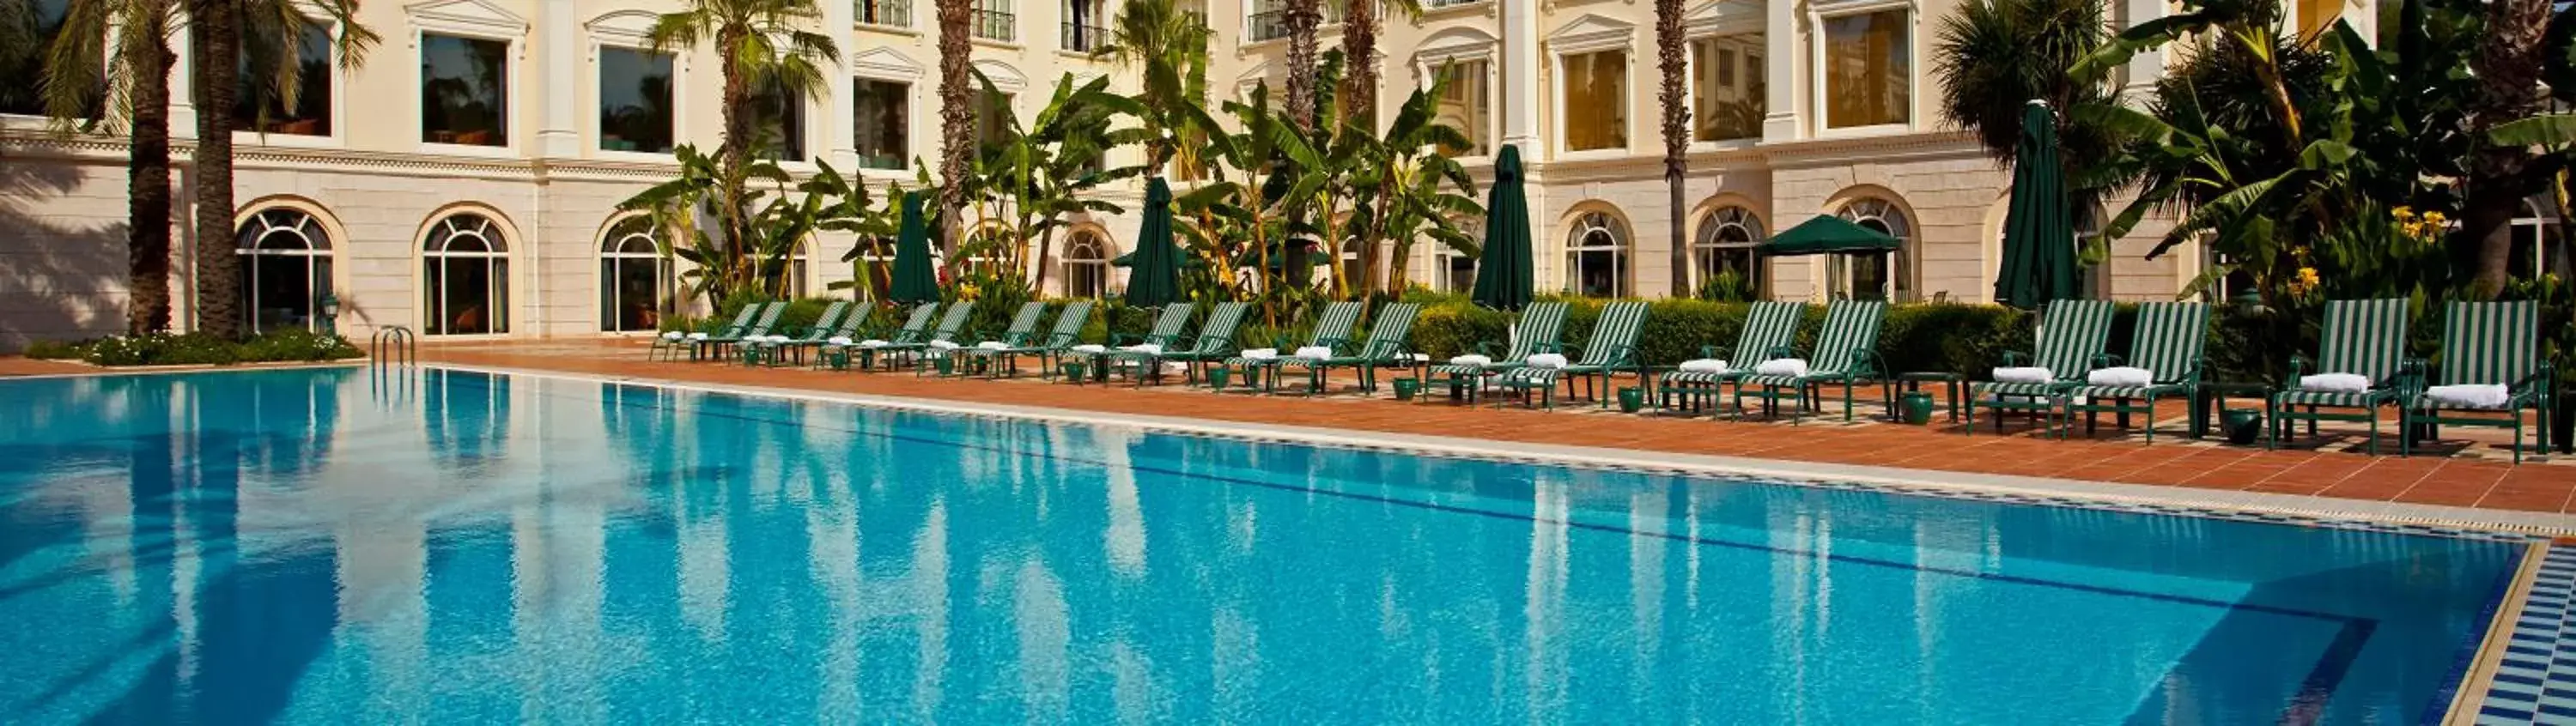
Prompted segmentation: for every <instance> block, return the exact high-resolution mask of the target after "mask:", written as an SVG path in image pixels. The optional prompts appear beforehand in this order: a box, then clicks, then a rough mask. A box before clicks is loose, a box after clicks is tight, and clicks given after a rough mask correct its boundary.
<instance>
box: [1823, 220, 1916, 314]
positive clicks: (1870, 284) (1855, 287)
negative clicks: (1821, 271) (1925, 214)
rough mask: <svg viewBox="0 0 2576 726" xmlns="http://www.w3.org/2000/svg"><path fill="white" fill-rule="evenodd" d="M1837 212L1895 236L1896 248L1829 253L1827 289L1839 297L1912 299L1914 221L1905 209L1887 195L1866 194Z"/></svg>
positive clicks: (1866, 226)
mask: <svg viewBox="0 0 2576 726" xmlns="http://www.w3.org/2000/svg"><path fill="white" fill-rule="evenodd" d="M1834 214H1835V216H1839V217H1842V218H1843V219H1845V220H1848V221H1850V222H1851V223H1853V224H1857V225H1860V226H1861V227H1864V228H1867V229H1871V230H1875V231H1878V232H1883V233H1886V234H1887V236H1890V237H1895V238H1896V241H1897V246H1896V251H1895V252H1890V253H1885V254H1861V255H1840V254H1838V255H1827V256H1826V262H1825V270H1826V272H1825V285H1826V291H1827V292H1828V293H1830V294H1832V295H1833V296H1834V297H1835V298H1837V299H1851V300H1886V301H1890V302H1909V301H1911V300H1913V296H1914V281H1913V277H1912V276H1913V274H1914V261H1913V256H1914V244H1915V241H1914V223H1913V221H1912V220H1908V219H1906V218H1905V212H1904V210H1901V209H1898V208H1897V206H1896V204H1895V203H1893V202H1889V201H1887V200H1884V199H1878V198H1866V199H1861V200H1858V201H1854V202H1852V203H1850V204H1845V205H1843V208H1842V210H1841V211H1838V212H1835V213H1834Z"/></svg>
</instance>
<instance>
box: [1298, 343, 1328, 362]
mask: <svg viewBox="0 0 2576 726" xmlns="http://www.w3.org/2000/svg"><path fill="white" fill-rule="evenodd" d="M1297 357H1299V358H1304V359H1307V360H1323V359H1326V358H1331V357H1333V349H1332V348H1330V347H1327V346H1321V345H1309V346H1306V347H1303V348H1298V349H1297Z"/></svg>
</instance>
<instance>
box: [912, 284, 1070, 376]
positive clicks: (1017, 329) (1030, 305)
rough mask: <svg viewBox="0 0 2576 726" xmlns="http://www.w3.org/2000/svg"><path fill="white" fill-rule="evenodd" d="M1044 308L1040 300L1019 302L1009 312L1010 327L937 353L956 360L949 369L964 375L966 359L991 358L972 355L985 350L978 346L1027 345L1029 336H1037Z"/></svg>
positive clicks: (1045, 305)
mask: <svg viewBox="0 0 2576 726" xmlns="http://www.w3.org/2000/svg"><path fill="white" fill-rule="evenodd" d="M1046 309H1047V304H1046V302H1045V301H1042V300H1031V301H1028V302H1024V303H1020V309H1019V310H1018V311H1016V312H1013V313H1011V324H1010V327H1006V328H1003V329H1002V334H1001V335H999V336H993V337H986V338H982V339H980V340H976V341H975V342H973V343H968V344H964V345H960V346H958V347H956V348H951V349H948V350H945V351H938V353H940V354H943V355H946V356H948V357H949V359H951V360H955V361H957V362H958V364H957V365H953V366H950V367H949V370H950V371H952V372H954V373H955V374H956V375H961V376H962V375H966V373H967V371H966V366H965V363H966V362H967V361H982V362H985V363H988V364H989V363H991V362H992V361H991V359H988V358H982V357H977V356H974V355H973V354H971V353H969V351H977V350H987V348H982V347H978V346H983V345H986V344H988V343H989V344H992V345H995V346H999V347H1002V348H1011V347H1017V346H1021V345H1027V344H1028V342H1029V339H1030V338H1032V337H1036V336H1037V334H1038V321H1039V320H1040V319H1043V318H1045V317H1046Z"/></svg>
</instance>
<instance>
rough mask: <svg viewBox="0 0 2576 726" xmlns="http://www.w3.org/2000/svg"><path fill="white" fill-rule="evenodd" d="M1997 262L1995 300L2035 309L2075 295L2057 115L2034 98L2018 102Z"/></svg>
mask: <svg viewBox="0 0 2576 726" xmlns="http://www.w3.org/2000/svg"><path fill="white" fill-rule="evenodd" d="M2001 262H2002V264H2001V265H2000V266H1999V267H1998V269H1997V271H1996V275H1995V302H1998V303H2003V304H2005V305H2011V306H2013V307H2017V308H2022V309H2026V310H2037V309H2039V308H2040V307H2041V306H2043V305H2047V304H2048V303H2049V301H2052V300H2064V299H2067V298H2072V297H2075V223H2074V220H2073V219H2071V218H2070V215H2068V213H2067V206H2066V171H2065V169H2064V168H2063V167H2061V166H2060V165H2059V163H2058V158H2057V116H2056V114H2053V113H2049V111H2048V104H2047V103H2045V102H2041V101H2037V100H2033V101H2031V102H2030V104H2029V105H2027V106H2024V107H2023V108H2022V113H2021V144H2020V146H2019V147H2018V148H2017V149H2015V150H2014V152H2013V176H2012V207H2011V208H2010V209H2009V210H2007V211H2006V212H2005V216H2004V245H2003V260H2002V261H2001Z"/></svg>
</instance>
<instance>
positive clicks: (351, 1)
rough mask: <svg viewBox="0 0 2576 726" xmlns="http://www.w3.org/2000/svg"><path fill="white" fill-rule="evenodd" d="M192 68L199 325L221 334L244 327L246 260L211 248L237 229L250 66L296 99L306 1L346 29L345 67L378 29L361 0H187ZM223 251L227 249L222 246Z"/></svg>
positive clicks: (339, 43) (272, 87)
mask: <svg viewBox="0 0 2576 726" xmlns="http://www.w3.org/2000/svg"><path fill="white" fill-rule="evenodd" d="M187 3H188V4H187V9H188V18H189V21H188V39H189V51H190V52H189V60H188V63H189V73H190V81H191V83H192V84H193V85H194V89H193V90H194V91H195V94H196V111H197V147H196V151H195V154H194V156H193V161H194V163H195V165H196V168H197V216H196V223H195V225H194V228H195V229H196V234H197V240H198V242H197V244H198V249H199V254H198V255H197V264H196V272H197V329H198V330H200V331H203V332H207V333H212V334H214V335H217V336H221V337H227V338H231V337H239V336H240V335H241V332H242V310H241V264H240V260H238V259H236V258H235V256H234V255H232V254H229V253H228V252H229V250H224V251H221V252H209V251H207V250H206V249H205V248H206V247H207V246H208V245H209V244H210V243H211V244H215V245H220V244H221V240H225V239H229V238H231V236H232V231H233V213H234V205H233V130H234V129H235V128H236V127H237V126H238V125H239V122H238V121H237V120H235V117H234V115H233V113H234V104H235V102H236V101H238V100H239V99H238V98H237V95H238V93H239V91H240V88H239V86H240V84H241V80H242V78H241V74H242V73H243V72H244V71H243V70H242V69H243V66H244V64H245V63H246V64H247V65H248V69H249V70H248V72H249V73H250V74H251V76H252V78H254V79H256V82H257V83H258V84H260V85H261V86H262V87H263V88H264V89H265V90H266V92H267V93H270V94H274V95H275V97H277V98H278V99H280V100H282V101H286V102H292V101H293V100H294V99H295V98H296V89H297V88H298V87H299V86H300V85H301V79H302V77H303V72H304V64H303V62H302V57H301V54H300V50H301V49H302V48H303V47H304V33H305V30H306V25H307V24H309V23H312V22H313V20H312V19H308V18H306V17H305V16H304V11H303V9H302V8H304V7H318V8H320V9H321V10H322V12H323V13H324V14H325V15H327V16H329V17H328V18H326V19H327V20H329V21H332V22H334V23H335V24H336V25H337V26H338V28H339V32H338V33H337V35H336V37H334V38H333V45H334V46H336V47H337V49H338V51H339V53H340V57H341V60H340V63H341V67H342V68H355V67H357V66H358V65H360V64H362V63H364V62H365V57H366V50H367V49H368V48H370V47H373V46H374V45H375V42H376V34H375V33H374V32H372V31H369V30H368V29H367V28H366V26H363V25H359V24H358V22H357V14H358V4H357V2H356V0H322V1H321V2H319V3H315V4H313V5H309V6H308V5H306V4H305V3H301V2H296V1H295V0H187ZM216 249H217V250H223V248H222V247H220V246H219V247H217V248H216Z"/></svg>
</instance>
